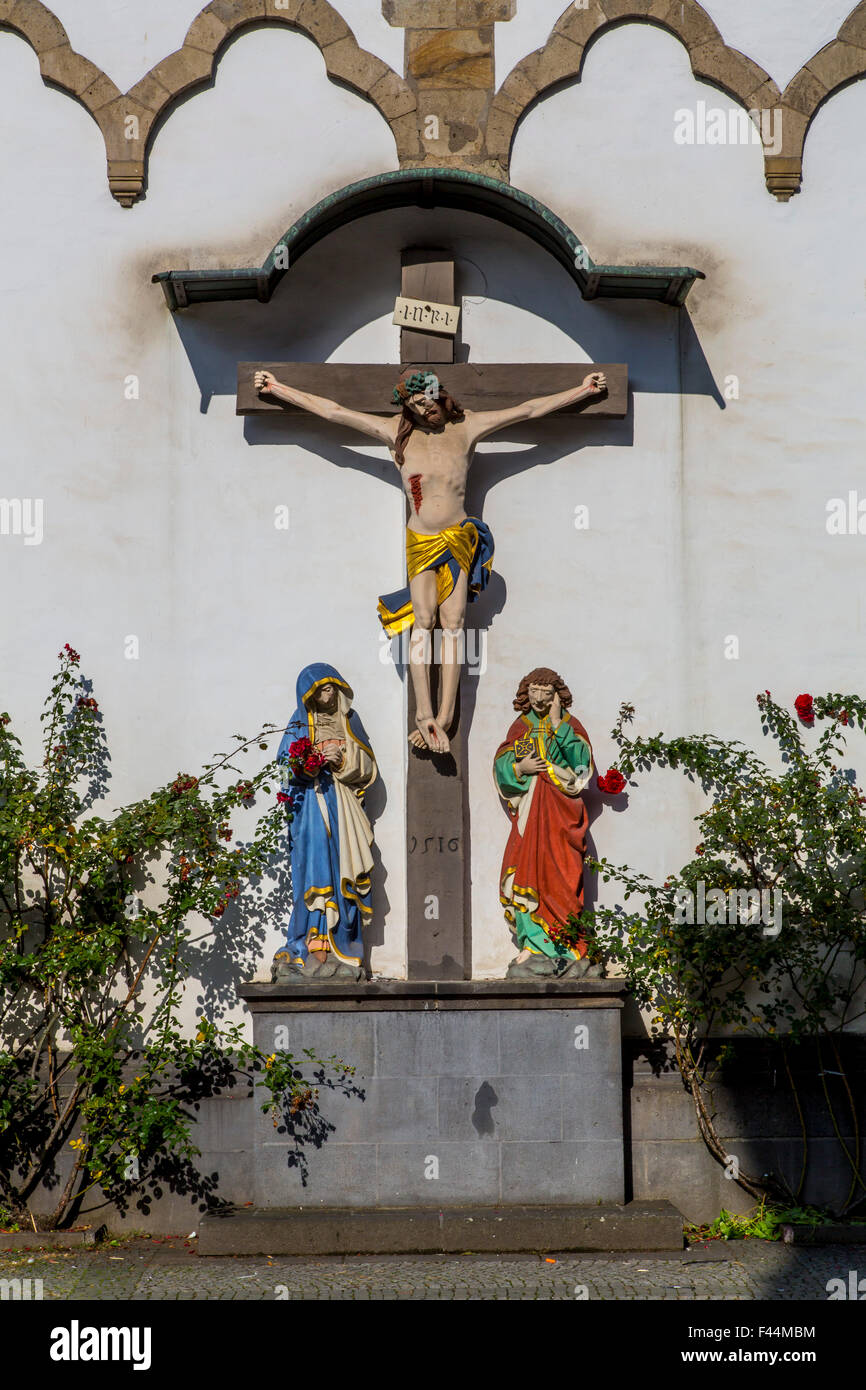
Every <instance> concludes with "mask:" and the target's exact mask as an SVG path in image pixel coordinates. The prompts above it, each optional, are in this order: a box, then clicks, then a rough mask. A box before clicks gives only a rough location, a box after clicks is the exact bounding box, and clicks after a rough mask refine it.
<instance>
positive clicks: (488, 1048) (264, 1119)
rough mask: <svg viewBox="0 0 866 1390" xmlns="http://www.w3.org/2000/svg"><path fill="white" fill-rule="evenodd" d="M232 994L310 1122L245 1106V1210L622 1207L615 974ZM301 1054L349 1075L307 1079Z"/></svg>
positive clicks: (619, 995)
mask: <svg viewBox="0 0 866 1390" xmlns="http://www.w3.org/2000/svg"><path fill="white" fill-rule="evenodd" d="M239 992H240V994H241V996H242V998H243V999H244V1000H245V1001H246V1004H247V1006H248V1008H249V1009H250V1011H251V1013H252V1015H253V1028H254V1036H255V1040H256V1043H257V1045H258V1046H259V1047H260V1048H261V1049H262V1051H263V1052H265V1053H270V1052H274V1051H277V1050H283V1051H286V1052H289V1053H291V1054H292V1055H293V1056H294V1057H295V1058H297V1059H299V1071H300V1072H301V1073H302V1074H303V1075H304V1076H305V1077H306V1078H307V1079H308V1080H309V1081H310V1082H311V1084H313V1085H315V1087H316V1090H317V1097H316V1108H315V1113H314V1114H313V1115H310V1116H304V1115H301V1116H300V1117H292V1116H291V1115H288V1116H286V1115H284V1116H283V1117H282V1122H280V1121H279V1120H278V1122H277V1124H276V1125H275V1124H274V1122H273V1120H272V1119H271V1118H269V1117H268V1116H263V1115H262V1114H261V1112H260V1111H259V1112H258V1113H257V1116H256V1120H255V1123H254V1125H253V1129H252V1135H251V1139H252V1149H253V1154H254V1158H253V1175H254V1176H253V1202H254V1205H255V1207H256V1208H257V1209H261V1208H274V1209H277V1210H282V1211H290V1210H297V1209H299V1208H304V1209H305V1210H307V1209H314V1208H325V1209H327V1210H330V1211H333V1210H335V1209H336V1210H342V1209H344V1208H352V1209H355V1210H357V1211H360V1212H370V1211H383V1210H384V1211H388V1210H391V1209H394V1208H403V1209H404V1210H416V1209H421V1210H424V1209H427V1208H430V1209H433V1208H435V1210H437V1211H438V1210H445V1209H447V1210H450V1211H453V1210H462V1209H464V1208H468V1207H478V1208H488V1207H495V1208H499V1207H507V1208H509V1209H514V1208H516V1207H522V1206H531V1207H545V1206H550V1207H555V1208H557V1209H562V1208H568V1209H574V1208H579V1207H582V1206H590V1205H591V1204H593V1203H597V1202H605V1203H618V1202H622V1201H624V1199H625V1195H626V1194H625V1185H624V1159H623V1151H624V1144H623V1094H622V1043H621V1035H620V1018H621V1013H622V1004H623V996H624V993H625V985H624V982H623V981H616V980H591V981H584V980H578V981H566V980H563V981H549V980H543V981H533V982H525V981H517V982H515V981H509V980H485V981H454V982H446V981H409V982H407V981H372V982H370V983H369V984H366V983H365V984H363V985H360V984H359V985H340V986H330V987H328V988H325V986H324V985H323V986H322V987H321V988H320V989H318V990H317V989H316V988H315V986H314V985H312V984H311V985H310V986H307V987H305V986H303V985H302V986H300V987H298V986H291V985H286V984H273V985H263V984H250V985H243V986H241V988H240V991H239ZM308 1049H309V1051H310V1052H311V1053H312V1055H313V1056H314V1057H316V1058H327V1057H331V1056H336V1057H339V1058H340V1059H341V1060H343V1061H344V1062H347V1063H350V1064H351V1065H352V1066H353V1067H354V1068H355V1072H354V1074H353V1075H352V1077H351V1079H350V1080H349V1081H348V1082H347V1083H346V1084H345V1085H343V1084H338V1083H335V1082H334V1079H333V1077H332V1076H330V1075H329V1074H328V1073H327V1072H325V1073H324V1074H322V1073H320V1072H319V1069H317V1068H316V1067H315V1066H313V1065H311V1064H309V1063H308V1062H305V1061H304V1060H303V1059H304V1053H305V1051H306V1050H308ZM437 1239H438V1237H437ZM350 1243H351V1242H350ZM430 1248H439V1247H438V1245H436V1246H432V1247H430Z"/></svg>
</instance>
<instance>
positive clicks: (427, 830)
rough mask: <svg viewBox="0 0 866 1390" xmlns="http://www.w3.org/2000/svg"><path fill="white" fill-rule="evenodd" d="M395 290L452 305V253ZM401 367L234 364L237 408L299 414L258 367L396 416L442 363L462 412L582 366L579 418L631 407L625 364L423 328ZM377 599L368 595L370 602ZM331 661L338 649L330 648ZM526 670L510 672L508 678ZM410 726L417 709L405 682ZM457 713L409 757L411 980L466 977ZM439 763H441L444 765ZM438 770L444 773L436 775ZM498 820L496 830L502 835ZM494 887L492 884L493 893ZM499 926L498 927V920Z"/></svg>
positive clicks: (463, 754)
mask: <svg viewBox="0 0 866 1390" xmlns="http://www.w3.org/2000/svg"><path fill="white" fill-rule="evenodd" d="M401 295H402V297H403V298H405V299H410V300H417V301H421V302H422V303H423V304H424V305H429V304H436V305H454V304H455V267H454V260H453V257H452V255H451V253H450V252H448V251H441V250H430V249H426V248H424V249H420V248H412V249H409V250H406V251H404V252H403V277H402V286H401ZM400 358H401V366H398V365H397V364H395V363H389V364H385V365H369V364H367V365H365V364H357V365H351V364H346V363H342V362H335V363H318V362H241V363H239V364H238V395H237V413H238V414H239V415H270V414H273V413H274V412H275V411H284V412H288V413H289V414H296V413H301V412H300V411H298V410H297V409H296V408H295V407H293V406H291V405H285V404H282V403H281V402H278V401H275V400H273V399H268V398H266V399H262V398H261V397H260V396H259V394H258V392H257V391H256V389H255V386H254V385H253V376H254V374H255V372H257V371H261V370H266V371H270V372H273V374H274V376H275V377H276V378H277V380H278V381H284V382H286V383H288V384H289V385H291V386H294V387H296V388H298V389H299V390H302V391H308V392H310V393H311V394H312V395H316V396H325V397H327V398H328V399H330V400H334V401H339V403H340V404H341V405H344V406H346V407H348V408H349V409H351V410H361V411H365V412H367V413H369V414H373V415H391V414H397V413H398V411H399V410H400V408H401V407H400V406H397V405H395V404H394V403H393V401H392V391H393V389H394V384H395V382H396V380H397V377H398V376H399V375H400V371H401V369H402V366H409V365H412V366H418V367H420V368H424V367H427V366H430V365H431V364H437V365H440V366H444V365H447V373H446V372H443V373H442V374H441V375H442V376H443V378H444V380H445V385H446V386H447V388H448V390H449V392H450V393H451V395H452V396H453V397H454V398H455V399H457V400H459V401H460V403H461V404H462V405H463V406H465V407H466V408H467V409H469V410H498V409H502V408H503V407H506V406H509V405H516V404H518V403H519V402H521V401H525V400H529V399H531V398H533V397H535V396H549V395H553V394H555V393H557V392H559V391H566V390H568V389H569V388H571V387H573V386H574V385H576V384H577V382H578V380H579V379H580V377H581V376H584V375H586V374H587V373H588V372H592V371H599V372H604V374H605V376H606V377H607V393H606V394H605V395H604V396H602V397H601V398H600V399H598V400H592V401H589V402H585V403H583V404H581V405H578V406H573V407H571V408H570V410H571V411H573V412H574V413H580V414H582V415H600V416H605V417H608V418H613V419H622V418H623V417H624V416H625V415H626V413H627V410H628V371H627V368H626V367H625V365H623V364H622V363H609V362H608V363H604V364H596V363H584V362H565V363H541V364H534V363H516V364H514V365H510V364H504V365H491V366H486V365H483V364H479V363H475V362H456V361H455V360H454V359H455V337H454V336H453V335H451V334H443V333H437V332H432V331H430V330H428V329H424V328H402V329H401V332H400ZM373 601H374V600H373V599H371V602H373ZM331 655H332V656H333V659H334V661H335V663H336V665H337V666H339V665H340V657H339V653H338V652H335V653H331ZM523 674H524V673H523V672H515V684H516V681H517V679H519V677H520V676H521V675H523ZM407 684H408V688H409V725H410V727H414V718H415V709H414V699H413V692H412V684H411V682H407ZM463 724H464V721H462V720H461V718H460V713H459V705H458V714H457V719H456V724H455V726H454V728H453V729H452V730H451V733H450V739H451V753H450V754H449V755H448V757H447V763H446V760H445V759H443V758H440V757H436V756H434V755H432V754H425V755H422V756H416V755H412V756H411V757H410V759H409V769H408V781H407V788H406V796H407V806H406V809H407V826H406V829H407V846H406V848H407V857H406V878H407V888H408V903H407V910H408V921H407V929H408V947H409V978H410V979H413V980H460V979H468V978H470V977H471V964H470V962H471V955H470V947H471V939H470V910H471V898H470V881H471V880H470V857H469V848H470V842H469V830H470V826H469V799H468V794H467V793H468V788H467V781H466V769H467V763H468V749H467V745H466V729H465V727H463ZM443 763H445V764H446V765H445V766H444V767H443ZM443 772H444V773H445V774H446V775H443ZM505 830H506V827H505V824H504V822H503V836H504V835H505ZM496 891H497V889H496V885H495V884H491V893H495V892H496ZM503 930H504V924H503Z"/></svg>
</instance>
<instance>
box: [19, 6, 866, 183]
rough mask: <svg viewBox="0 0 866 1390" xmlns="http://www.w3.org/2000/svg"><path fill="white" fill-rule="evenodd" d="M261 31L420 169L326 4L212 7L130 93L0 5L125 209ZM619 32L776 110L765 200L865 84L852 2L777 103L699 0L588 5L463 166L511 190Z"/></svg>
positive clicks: (25, 12) (862, 32)
mask: <svg viewBox="0 0 866 1390" xmlns="http://www.w3.org/2000/svg"><path fill="white" fill-rule="evenodd" d="M278 6H279V8H278ZM268 23H273V24H280V25H283V26H285V27H288V28H290V29H295V30H298V31H300V32H301V33H304V34H306V35H307V37H309V38H310V39H311V40H312V42H313V43H315V44H316V46H317V47H318V48H319V50H320V51H321V53H322V56H323V59H324V62H325V68H326V71H327V74H328V76H329V77H330V78H331V79H332V80H334V81H337V82H341V83H344V84H345V85H346V86H348V87H350V88H351V89H352V90H353V91H356V92H357V93H359V95H361V96H362V97H364V98H365V99H366V100H368V101H370V102H372V103H373V105H374V106H375V107H376V108H377V110H378V111H379V112H380V113H381V115H382V117H383V119H384V120H385V121H387V123H388V125H389V126H390V128H391V131H392V133H393V135H394V139H395V142H396V147H397V157H398V160H399V162H400V165H401V167H403V168H407V167H408V168H412V167H415V166H417V165H419V164H421V163H422V162H423V158H424V153H423V145H422V141H421V135H420V131H419V112H418V101H417V95H416V92H415V91H414V90H413V87H412V84H411V83H409V82H407V81H406V79H405V78H404V77H402V76H400V75H399V74H398V73H396V72H395V71H394V70H393V68H391V67H389V66H388V64H387V63H385V62H383V61H382V60H381V59H380V58H377V57H375V56H374V55H373V54H371V53H368V52H366V51H365V50H364V49H362V48H361V47H360V45H359V44H358V42H357V40H356V38H355V36H354V34H353V32H352V30H351V29H350V27H349V25H348V24H347V23H346V21H345V20H344V19H343V17H342V15H341V14H340V13H339V11H338V9H337V8H336V7H335V6H334V5H332V4H330V3H329V0H211V3H210V4H208V5H206V6H205V7H204V8H203V9H202V11H201V12H200V14H198V15H197V16H196V18H195V19H194V20H193V22H192V24H191V25H190V27H189V30H188V31H187V34H186V37H185V39H184V42H183V44H182V45H181V47H180V48H179V49H177V50H176V51H175V52H174V53H171V54H169V55H168V57H166V58H163V59H162V60H161V61H160V62H159V63H157V64H156V65H155V66H154V67H153V68H151V70H150V72H148V73H147V74H146V75H145V76H144V77H142V78H141V80H140V81H139V82H137V83H136V84H135V86H134V87H132V88H131V89H130V90H129V92H126V93H121V92H120V90H119V89H118V87H117V86H116V85H115V83H114V82H112V80H111V78H110V77H108V76H107V75H106V74H105V73H104V72H103V71H102V69H101V68H100V67H98V66H97V65H96V64H95V63H92V62H91V61H90V59H89V58H86V57H84V56H83V55H82V54H80V53H77V52H76V51H75V50H74V49H73V48H72V46H71V44H70V42H69V38H68V36H67V34H66V30H65V29H64V27H63V25H62V24H61V22H60V20H59V19H58V18H57V17H56V15H54V14H53V13H52V11H51V10H50V9H49V8H48V7H47V6H46V5H44V4H42V0H0V28H5V29H9V30H12V31H13V32H14V33H16V34H18V35H20V36H21V37H22V38H24V39H26V40H27V42H28V43H29V44H30V45H31V47H32V48H33V49H34V51H35V52H36V55H37V57H38V59H39V67H40V71H41V73H42V77H43V79H44V80H45V81H46V82H47V83H50V84H51V85H52V86H54V87H57V88H59V89H60V90H61V91H64V92H67V93H68V94H69V95H70V96H72V97H74V98H75V99H76V100H77V101H80V102H81V103H82V104H83V105H84V106H86V107H87V109H88V111H89V112H90V113H91V115H92V116H93V118H94V120H95V121H96V122H97V124H98V125H99V128H100V130H101V131H102V134H103V137H104V140H105V148H106V155H107V160H108V181H109V187H110V189H111V192H112V194H113V196H114V197H115V198H116V199H117V201H118V202H119V203H121V204H122V205H123V206H124V207H130V206H131V205H132V204H133V203H134V202H135V201H136V200H137V199H138V198H140V197H141V196H142V193H143V191H144V185H145V179H146V168H147V158H148V150H149V143H150V140H151V138H152V136H153V133H154V131H155V129H156V128H157V125H158V123H159V121H160V120H162V119H164V118H165V116H166V114H167V113H168V112H169V111H170V109H171V108H172V106H173V104H174V103H175V102H176V101H177V100H178V98H179V97H181V96H182V95H183V94H184V93H187V92H189V91H191V90H194V89H195V88H196V87H203V86H205V85H207V84H208V83H209V82H210V81H211V80H212V78H213V74H214V69H215V66H216V63H217V61H218V58H219V54H220V52H221V50H222V49H223V48H224V47H225V45H226V44H227V43H228V42H230V41H231V40H232V39H233V38H234V37H235V36H236V35H237V34H238V33H239V32H240V31H242V30H243V29H247V28H251V27H254V26H256V25H260V24H268ZM626 23H645V24H646V23H648V24H653V25H656V26H657V27H660V28H663V29H665V30H666V31H667V32H668V33H670V34H672V35H673V36H674V37H675V38H677V39H679V41H680V42H681V43H682V44H683V45H684V46H685V48H686V49H687V51H688V54H689V60H690V62H691V67H692V71H693V73H694V75H695V77H696V78H699V79H701V80H702V81H706V82H710V83H712V84H713V85H714V86H716V87H718V88H720V89H721V90H722V91H724V92H726V93H727V94H728V95H729V96H730V97H731V98H732V99H733V100H734V101H737V102H739V103H740V104H741V105H742V106H743V107H744V108H745V109H747V110H749V111H750V112H755V113H758V119H760V114H759V113H760V112H762V111H772V110H780V111H781V113H782V149H781V152H780V153H778V154H765V175H766V182H767V187H768V189H769V191H770V192H771V193H773V194H774V196H775V197H777V198H779V199H782V200H786V199H788V198H790V197H791V195H792V194H793V193H796V192H798V191H799V189H800V185H801V179H802V164H803V146H804V143H805V139H806V135H807V132H808V130H809V126H810V125H811V122H812V120H813V119H814V117H815V115H816V113H817V111H818V110H819V109H820V107H821V106H822V105H823V104H824V103H825V102H826V101H828V100H829V99H830V98H831V97H832V96H834V95H835V93H836V92H838V91H840V90H841V89H842V88H844V87H846V86H848V85H849V84H850V83H852V82H855V81H857V80H859V79H860V78H862V77H864V76H866V0H860V3H859V4H858V5H857V6H856V7H855V8H854V9H853V10H852V11H851V13H850V14H849V15H848V17H847V18H846V19H845V20H844V22H843V23H842V25H841V26H840V28H839V32H838V34H837V35H836V37H835V38H834V39H833V40H831V42H830V43H828V44H826V45H825V46H824V47H823V48H821V49H820V50H819V51H818V52H816V53H815V54H814V55H813V56H812V57H811V58H809V60H808V61H807V62H806V63H805V64H804V65H803V67H802V68H801V69H800V71H799V72H798V73H796V74H795V76H794V77H793V78H792V79H791V81H790V82H789V83H788V85H787V87H786V88H785V90H784V92H781V91H780V89H779V87H778V85H777V84H776V83H775V82H774V81H773V79H772V78H771V77H770V76H769V75H768V74H767V73H766V72H765V71H764V69H763V68H762V67H761V66H760V65H759V64H757V63H755V62H753V61H752V59H751V58H749V57H748V56H747V55H745V54H743V53H740V52H739V51H738V50H737V49H735V48H731V47H730V46H729V45H728V44H726V43H725V42H724V40H723V38H722V35H721V33H720V32H719V29H718V28H717V26H716V25H715V23H714V22H713V20H712V19H711V18H710V16H709V15H708V14H707V12H706V10H705V9H704V8H703V7H702V6H701V5H699V4H698V3H697V0H589V4H588V7H587V8H586V9H577V8H575V6H574V5H573V4H572V5H569V6H568V8H567V9H566V10H565V12H564V13H563V14H562V15H561V16H560V18H559V19H558V20H557V22H556V24H555V25H554V28H553V31H552V33H551V35H550V37H549V39H548V40H547V42H546V43H545V44H544V45H543V47H542V48H540V49H538V50H537V51H536V52H534V53H530V54H529V55H528V56H527V57H526V58H524V59H522V61H521V62H519V63H518V64H517V65H516V67H515V68H514V69H513V70H512V71H511V72H510V73H509V75H508V77H507V78H506V79H505V82H504V83H503V84H502V86H501V87H500V89H499V91H498V92H497V93H496V95H495V96H494V98H493V100H492V104H491V107H490V111H489V113H488V115H487V117H486V123H485V130H484V142H483V148H482V149H481V150H479V151H475V152H473V153H472V154H467V155H466V156H465V158H461V159H460V160H459V161H458V165H459V167H463V168H466V169H480V168H482V167H483V168H484V169H485V170H486V171H487V172H494V173H496V174H497V175H499V176H500V177H502V178H503V179H505V180H507V179H508V177H509V158H510V152H511V146H512V143H513V140H514V134H515V131H516V129H517V126H518V124H519V122H520V120H521V119H522V117H523V116H524V115H525V114H526V112H527V111H528V110H529V109H530V108H531V107H532V106H533V105H534V104H535V102H536V101H537V100H538V99H539V97H541V96H542V95H543V94H544V93H545V92H547V91H549V90H550V89H551V88H553V87H555V86H557V85H558V84H559V83H562V82H565V81H569V80H573V79H579V78H580V74H581V69H582V65H583V59H584V55H585V53H586V51H587V48H588V47H589V45H590V44H591V43H593V42H595V41H596V40H597V39H598V38H599V37H600V36H601V35H602V34H604V33H606V32H607V31H608V30H610V29H612V28H615V27H617V26H619V25H622V24H626ZM130 118H133V121H132V122H131V121H130ZM131 128H132V129H134V130H135V131H136V134H135V138H131V137H130V129H131Z"/></svg>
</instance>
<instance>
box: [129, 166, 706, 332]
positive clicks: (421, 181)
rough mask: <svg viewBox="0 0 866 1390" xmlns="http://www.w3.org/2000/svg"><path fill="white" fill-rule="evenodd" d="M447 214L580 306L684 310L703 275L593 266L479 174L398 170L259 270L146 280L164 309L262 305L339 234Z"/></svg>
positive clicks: (537, 210)
mask: <svg viewBox="0 0 866 1390" xmlns="http://www.w3.org/2000/svg"><path fill="white" fill-rule="evenodd" d="M413 205H414V206H420V207H431V208H432V207H450V208H460V209H464V210H468V211H470V212H477V213H481V214H482V215H483V216H486V217H492V218H494V219H495V220H497V221H500V222H504V223H506V224H507V225H508V226H511V227H515V228H516V229H517V230H519V231H522V232H523V233H524V234H525V235H526V236H529V237H531V238H532V240H533V241H536V242H537V243H538V244H539V245H540V246H542V247H544V249H545V250H546V251H548V252H549V253H550V255H552V256H554V257H555V259H556V260H558V261H559V263H560V264H561V265H562V266H564V267H565V269H566V270H567V271H568V273H569V275H571V277H572V279H573V280H574V281H575V283H576V284H577V285H578V287H579V288H580V292H581V294H582V295H583V297H584V299H600V298H606V299H653V300H658V301H661V302H662V303H665V304H672V305H680V304H683V303H684V302H685V299H686V296H687V295H688V292H689V290H690V289H691V287H692V285H693V284H694V282H695V280H696V279H703V278H704V274H703V271H700V270H694V269H693V268H692V267H691V266H656V265H642V266H622V265H597V264H596V263H595V262H594V261H593V260H592V258H591V256H590V255H589V252H588V251H587V250H586V248H585V246H584V245H583V243H582V242H581V241H580V239H579V238H578V237H577V236H576V234H575V233H574V232H573V231H571V230H570V229H569V228H568V227H567V226H566V225H565V223H564V222H562V221H561V219H560V218H558V217H557V216H556V214H555V213H554V212H552V211H551V210H550V208H548V207H545V205H544V204H543V203H540V202H539V201H538V200H537V199H536V198H532V197H530V195H529V194H528V193H523V192H521V190H520V189H517V188H513V187H512V186H511V185H510V184H505V183H501V182H499V181H498V180H496V179H491V178H488V177H487V176H485V175H483V174H474V173H471V172H469V171H468V170H455V169H428V168H426V167H425V168H423V169H401V170H398V171H395V172H390V173H386V174H379V175H377V176H376V177H375V178H371V179H363V180H361V181H360V182H359V183H354V184H350V185H349V186H348V187H346V188H342V189H340V191H339V192H337V193H333V194H331V195H330V196H329V197H327V198H324V199H322V201H321V202H320V203H317V204H316V206H315V207H313V208H311V209H310V210H309V212H306V213H304V215H303V217H300V218H299V219H298V221H297V222H295V223H294V224H293V225H292V226H291V227H289V229H288V230H287V231H286V232H285V233H284V235H283V236H282V237H281V238H280V240H279V241H278V242H277V243H276V245H275V246H274V248H273V250H272V251H271V252H270V254H269V255H268V256H267V258H266V259H265V261H264V263H263V264H262V265H261V266H248V267H241V268H239V269H231V270H164V271H160V272H159V274H157V275H154V276H153V281H154V283H158V284H161V285H162V288H163V291H164V293H165V297H166V300H167V302H168V305H169V308H170V309H172V310H175V309H182V308H186V307H187V305H189V304H200V303H203V302H208V301H214V300H223V299H258V300H261V301H262V302H267V301H268V300H269V299H270V298H271V295H272V294H273V293H274V290H275V289H276V288H277V286H278V285H279V283H280V281H281V280H282V278H283V276H284V275H286V274H287V273H288V270H289V268H290V267H291V266H293V265H295V263H296V262H297V261H298V260H299V259H300V257H301V256H303V255H304V253H305V252H306V251H309V250H310V248H311V247H313V246H315V245H316V243H317V242H319V241H321V240H322V239H323V238H324V237H326V236H328V235H329V233H330V232H332V231H334V230H336V229H337V228H338V227H344V226H345V225H346V224H347V223H348V222H352V221H355V220H356V219H357V218H359V217H369V216H371V215H372V214H373V213H377V212H384V211H387V210H388V209H389V208H397V207H411V206H413Z"/></svg>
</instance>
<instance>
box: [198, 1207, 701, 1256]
mask: <svg viewBox="0 0 866 1390" xmlns="http://www.w3.org/2000/svg"><path fill="white" fill-rule="evenodd" d="M682 1248H683V1218H682V1215H681V1214H680V1212H678V1211H677V1209H676V1207H674V1206H673V1205H672V1204H671V1203H670V1202H664V1201H661V1202H629V1203H627V1204H626V1205H623V1206H620V1205H613V1204H607V1205H598V1206H591V1207H590V1206H580V1207H577V1206H569V1207H566V1206H513V1207H512V1206H507V1207H506V1206H503V1207H450V1208H449V1207H443V1208H438V1207H402V1208H398V1207H391V1208H378V1209H376V1210H363V1209H353V1208H349V1207H339V1208H338V1207H330V1208H329V1207H317V1208H309V1209H305V1208H303V1207H294V1208H288V1209H287V1208H272V1209H268V1208H263V1207H259V1208H255V1207H253V1208H247V1209H237V1210H234V1211H232V1212H231V1213H227V1214H225V1215H208V1216H204V1217H202V1220H201V1222H200V1224H199V1237H198V1253H199V1254H200V1255H307V1256H310V1255H401V1254H406V1253H412V1254H429V1253H435V1254H453V1253H464V1252H472V1253H483V1252H489V1251H500V1250H501V1251H509V1252H515V1251H528V1250H531V1251H539V1252H541V1251H598V1252H599V1253H603V1252H609V1251H618V1250H642V1251H648V1250H682Z"/></svg>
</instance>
